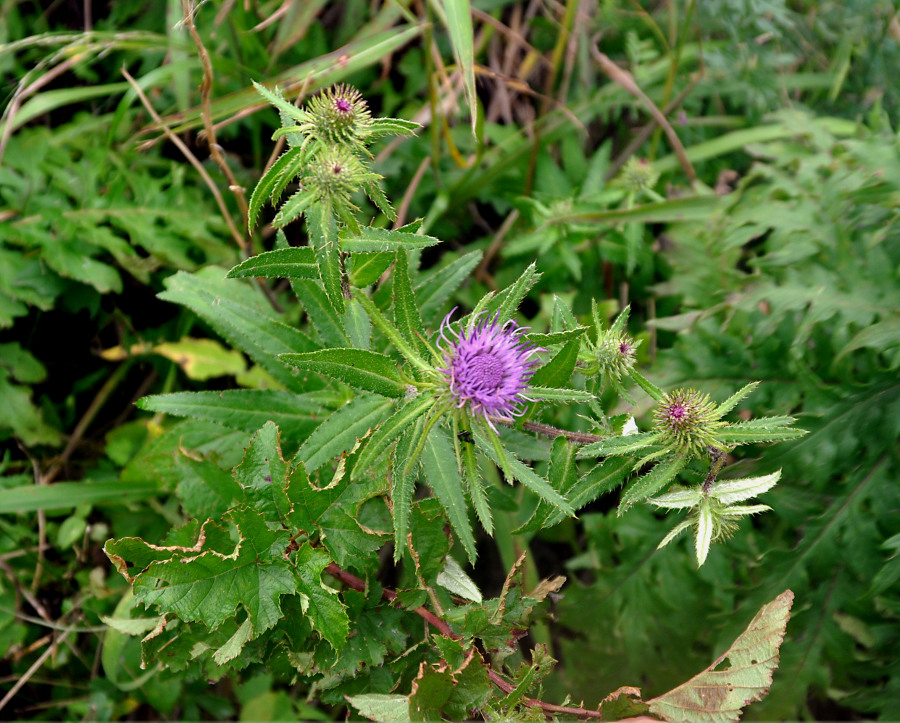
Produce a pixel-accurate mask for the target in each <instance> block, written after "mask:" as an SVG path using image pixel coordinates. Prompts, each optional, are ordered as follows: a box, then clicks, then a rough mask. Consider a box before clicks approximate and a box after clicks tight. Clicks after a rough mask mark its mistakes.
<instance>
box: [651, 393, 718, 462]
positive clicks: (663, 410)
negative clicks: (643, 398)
mask: <svg viewBox="0 0 900 723" xmlns="http://www.w3.org/2000/svg"><path fill="white" fill-rule="evenodd" d="M654 419H655V422H656V424H655V431H656V433H657V434H658V438H659V441H660V443H661V444H663V445H666V446H667V447H671V448H673V450H674V451H676V452H677V453H678V454H681V455H684V456H687V457H696V456H699V455H701V454H703V453H704V451H705V449H706V447H708V446H716V439H715V431H716V430H717V429H718V428H720V427H723V426H724V422H721V421H719V418H718V415H717V414H716V405H715V404H714V403H713V402H712V401H711V400H710V398H709V395H708V394H701V393H700V392H698V391H696V390H694V389H676V390H675V391H674V392H671V393H669V394H666V395H665V396H664V397H663V400H662V402H660V404H659V407H658V408H657V410H656V412H655V414H654Z"/></svg>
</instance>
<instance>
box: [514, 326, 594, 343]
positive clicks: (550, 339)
mask: <svg viewBox="0 0 900 723" xmlns="http://www.w3.org/2000/svg"><path fill="white" fill-rule="evenodd" d="M587 330H588V328H587V327H586V326H579V327H578V328H576V329H570V330H569V331H551V332H550V333H549V334H539V333H536V332H535V333H531V334H524V335H523V336H522V338H523V339H524V340H525V341H527V342H530V343H532V344H534V345H536V346H540V347H545V348H546V347H548V346H553V345H554V344H565V343H566V342H570V341H572V340H573V339H580V338H581V337H582V336H584V332H586V331H587Z"/></svg>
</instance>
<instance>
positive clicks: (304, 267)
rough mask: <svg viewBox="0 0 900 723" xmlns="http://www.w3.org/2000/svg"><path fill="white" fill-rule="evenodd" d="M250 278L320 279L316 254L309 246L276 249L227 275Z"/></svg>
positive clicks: (241, 265)
mask: <svg viewBox="0 0 900 723" xmlns="http://www.w3.org/2000/svg"><path fill="white" fill-rule="evenodd" d="M248 276H251V277H252V276H261V277H263V278H267V279H271V278H279V279H318V278H319V269H318V266H317V265H316V254H315V251H313V249H311V248H310V247H309V246H296V247H291V248H286V249H275V250H274V251H266V252H265V253H261V254H258V255H257V256H252V257H251V258H249V259H247V260H246V261H243V262H241V263H239V264H238V265H237V266H235V267H234V268H233V269H231V271H229V272H228V274H227V275H226V277H225V278H226V279H241V278H245V277H248Z"/></svg>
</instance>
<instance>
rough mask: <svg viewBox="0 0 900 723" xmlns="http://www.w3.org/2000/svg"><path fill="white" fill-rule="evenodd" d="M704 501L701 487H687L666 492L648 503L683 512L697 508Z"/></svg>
mask: <svg viewBox="0 0 900 723" xmlns="http://www.w3.org/2000/svg"><path fill="white" fill-rule="evenodd" d="M702 499H703V491H702V490H701V489H700V488H699V487H685V488H682V489H677V490H672V491H671V492H666V493H665V494H664V495H659V496H658V497H651V498H650V499H648V500H647V502H650V503H652V504H654V505H656V506H657V507H665V508H666V509H669V510H683V509H687V508H689V507H696V506H697V505H698V504H699V503H700V500H702Z"/></svg>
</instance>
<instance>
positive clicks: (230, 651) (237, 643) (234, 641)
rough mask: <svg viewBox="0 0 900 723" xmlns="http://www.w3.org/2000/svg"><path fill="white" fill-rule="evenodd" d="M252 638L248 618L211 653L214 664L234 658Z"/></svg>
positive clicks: (251, 629) (222, 663) (251, 628)
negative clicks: (223, 643)
mask: <svg viewBox="0 0 900 723" xmlns="http://www.w3.org/2000/svg"><path fill="white" fill-rule="evenodd" d="M252 639H253V625H251V624H250V619H249V618H248V619H247V620H245V621H244V622H243V623H241V626H240V627H239V628H238V629H237V630H236V631H235V633H234V635H232V636H231V637H230V638H229V639H228V641H227V642H226V643H225V645H223V646H222V647H221V648H219V649H218V650H216V652H214V653H213V656H212V659H213V661H214V662H215V664H216V665H225V663H227V662H228V661H229V660H234V659H235V658H236V657H237V656H238V655H240V654H241V650H243V649H244V646H245V645H246V644H247V643H248V642H250V640H252Z"/></svg>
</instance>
